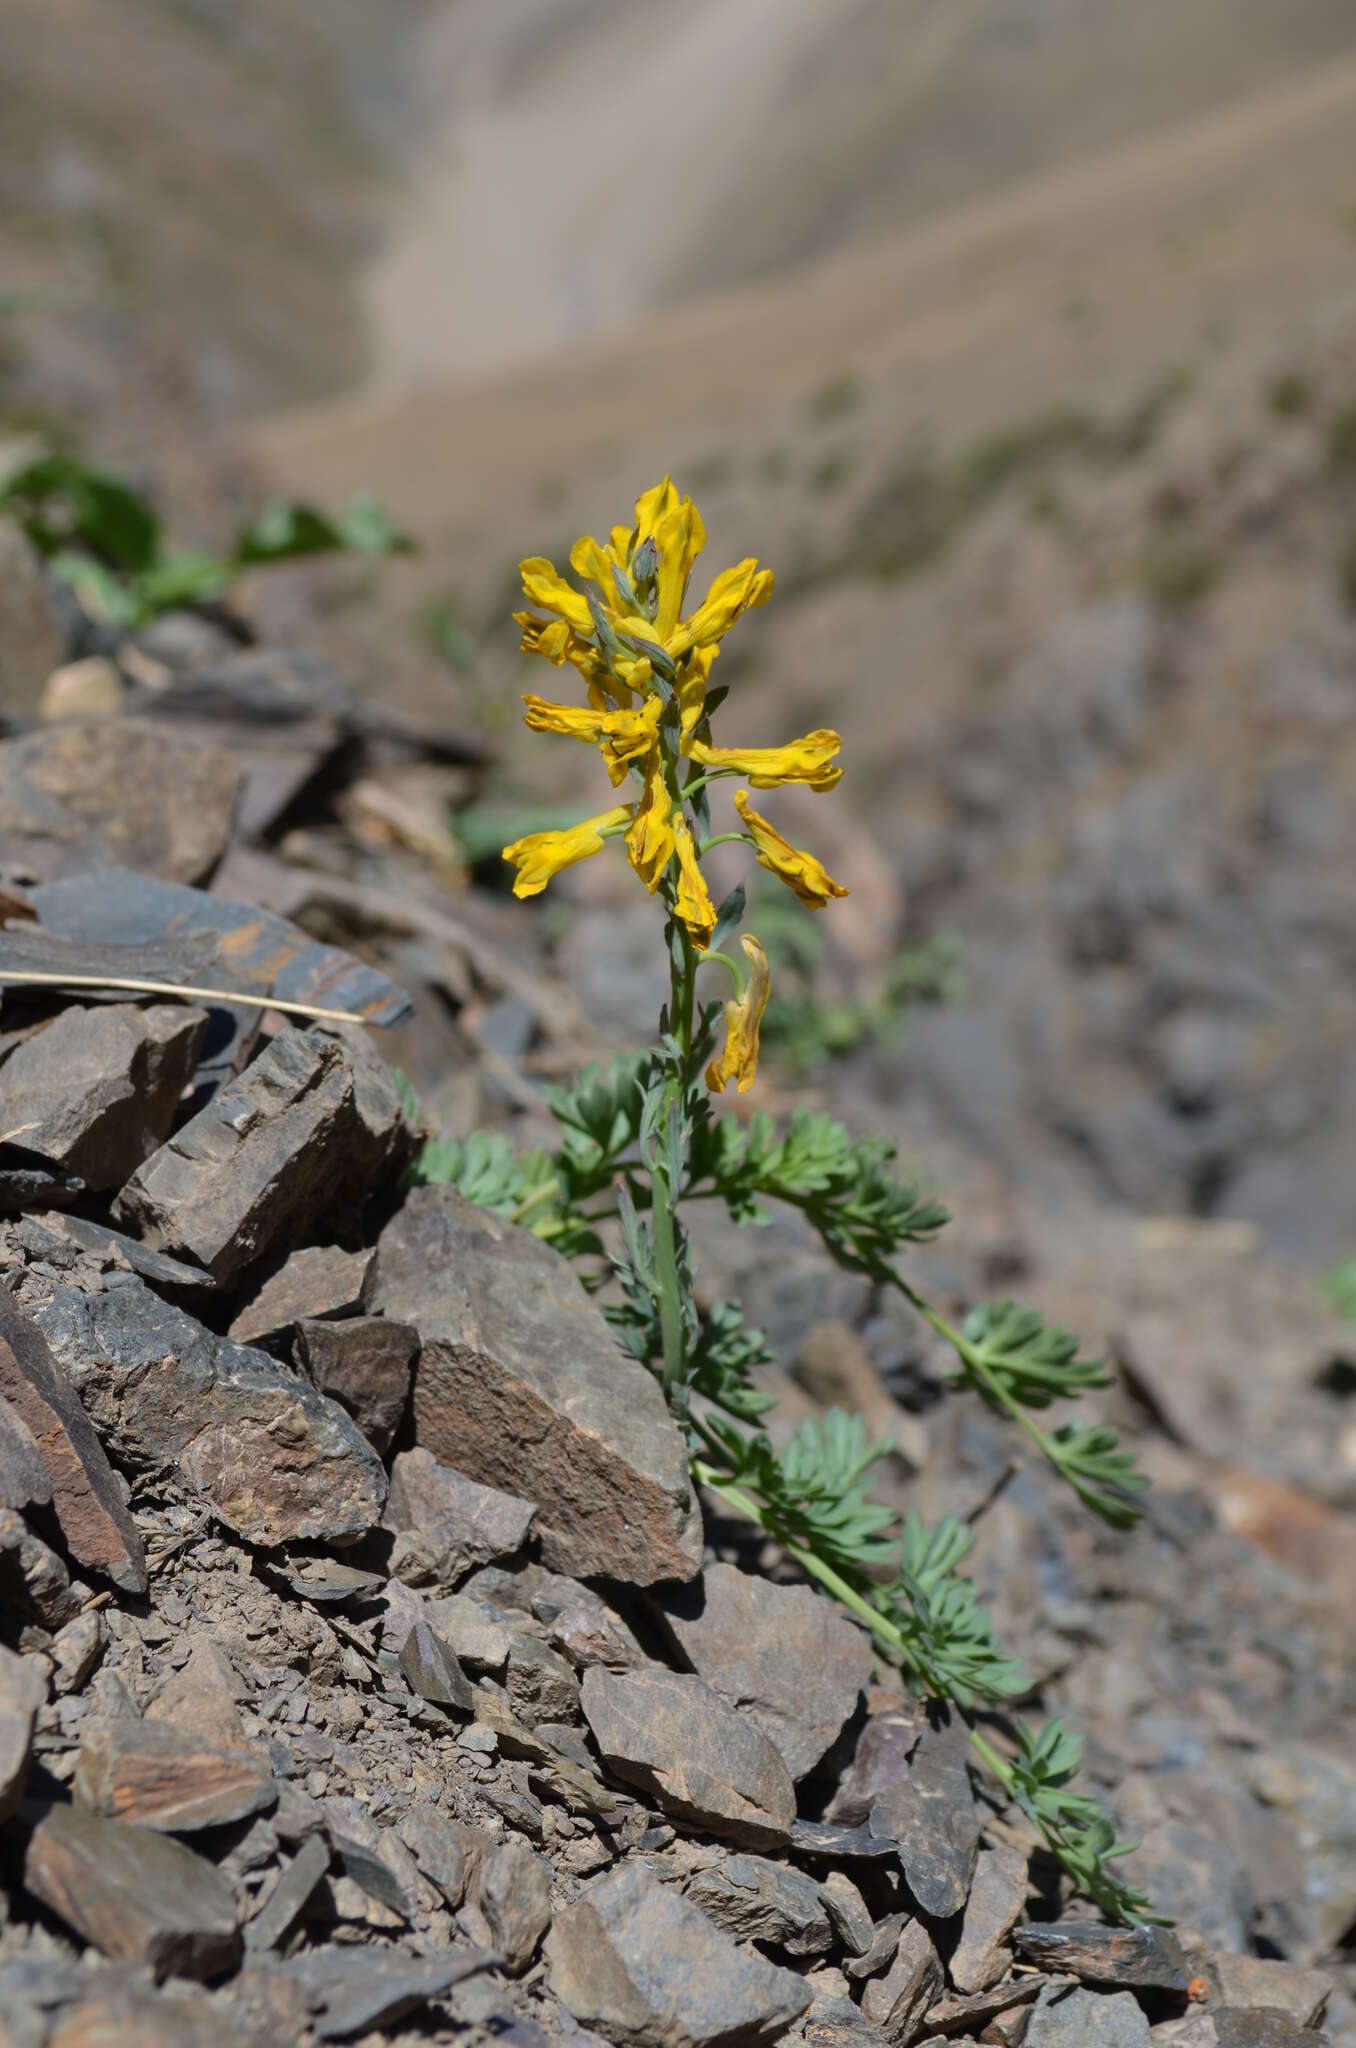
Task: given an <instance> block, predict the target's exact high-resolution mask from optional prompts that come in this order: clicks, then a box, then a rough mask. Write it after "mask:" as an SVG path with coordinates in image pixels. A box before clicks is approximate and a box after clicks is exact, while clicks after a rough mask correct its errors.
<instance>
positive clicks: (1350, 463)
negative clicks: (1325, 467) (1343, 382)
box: [1328, 405, 1356, 476]
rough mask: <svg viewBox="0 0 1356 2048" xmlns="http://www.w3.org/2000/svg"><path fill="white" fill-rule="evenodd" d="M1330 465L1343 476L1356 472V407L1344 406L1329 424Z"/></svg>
mask: <svg viewBox="0 0 1356 2048" xmlns="http://www.w3.org/2000/svg"><path fill="white" fill-rule="evenodd" d="M1328 463H1329V467H1330V468H1332V469H1335V470H1337V471H1339V472H1340V473H1341V474H1343V475H1348V476H1349V475H1351V474H1352V473H1353V472H1354V471H1356V405H1346V406H1343V408H1342V410H1341V412H1339V413H1336V414H1334V416H1333V418H1332V419H1331V420H1330V421H1329V422H1328Z"/></svg>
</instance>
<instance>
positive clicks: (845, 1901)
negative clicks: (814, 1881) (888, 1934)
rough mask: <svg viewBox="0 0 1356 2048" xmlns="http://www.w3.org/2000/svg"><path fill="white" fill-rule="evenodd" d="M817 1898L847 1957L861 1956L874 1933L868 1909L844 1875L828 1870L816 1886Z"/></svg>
mask: <svg viewBox="0 0 1356 2048" xmlns="http://www.w3.org/2000/svg"><path fill="white" fill-rule="evenodd" d="M819 1896H820V1898H821V1899H822V1900H823V1902H824V1908H825V1911H826V1912H827V1913H828V1916H829V1920H830V1922H831V1923H832V1926H833V1931H834V1933H835V1934H836V1935H837V1936H838V1939H839V1941H840V1942H841V1943H842V1945H843V1947H844V1948H845V1949H846V1951H847V1953H848V1955H850V1956H864V1955H865V1954H866V1952H867V1950H868V1949H869V1948H870V1946H871V1938H872V1935H873V1934H874V1932H875V1928H874V1926H873V1925H872V1920H871V1913H870V1909H869V1907H868V1906H867V1903H866V1900H865V1899H864V1898H863V1897H862V1895H861V1893H860V1892H859V1891H858V1889H857V1887H856V1885H855V1884H854V1883H853V1882H852V1879H851V1878H850V1877H849V1876H847V1874H846V1872H844V1871H841V1870H831V1871H830V1872H829V1874H828V1876H827V1877H826V1878H824V1879H823V1880H822V1881H821V1883H820V1886H819Z"/></svg>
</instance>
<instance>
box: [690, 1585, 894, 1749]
mask: <svg viewBox="0 0 1356 2048" xmlns="http://www.w3.org/2000/svg"><path fill="white" fill-rule="evenodd" d="M659 1609H660V1614H661V1618H662V1620H663V1622H664V1625H665V1627H666V1628H667V1629H668V1631H669V1633H670V1635H671V1636H672V1637H673V1639H674V1641H675V1642H676V1643H677V1645H678V1648H679V1649H680V1650H681V1651H682V1653H683V1656H684V1657H685V1658H686V1659H687V1661H688V1663H689V1664H691V1665H692V1667H693V1669H694V1670H695V1671H696V1672H697V1673H698V1674H699V1676H700V1677H702V1678H704V1679H705V1680H706V1683H707V1684H708V1685H709V1686H711V1687H712V1688H713V1689H714V1690H715V1691H716V1692H718V1693H719V1694H720V1695H721V1698H722V1699H725V1700H728V1701H729V1702H730V1704H731V1706H736V1707H739V1708H741V1709H742V1710H743V1711H744V1712H746V1713H747V1714H748V1715H749V1717H750V1719H751V1720H753V1721H756V1722H757V1724H758V1726H759V1727H760V1728H761V1729H762V1730H763V1733H764V1734H765V1735H767V1736H768V1737H769V1739H770V1740H771V1741H772V1742H774V1743H775V1744H776V1746H777V1748H778V1749H779V1750H780V1751H781V1754H782V1756H783V1757H784V1758H785V1760H786V1767H787V1769H788V1770H789V1771H790V1773H791V1776H792V1777H793V1778H797V1779H799V1778H803V1777H804V1776H805V1775H806V1773H807V1772H809V1771H811V1770H813V1768H814V1766H815V1765H816V1764H817V1763H818V1762H819V1760H820V1758H821V1757H822V1756H823V1754H824V1752H825V1751H826V1750H827V1749H828V1748H829V1746H830V1744H831V1743H833V1742H834V1741H835V1740H836V1739H837V1737H838V1735H839V1734H840V1733H841V1731H842V1728H843V1724H844V1723H845V1722H846V1721H847V1719H848V1717H849V1716H850V1715H851V1714H852V1713H854V1712H855V1711H856V1708H857V1703H858V1701H859V1699H860V1697H861V1695H862V1693H863V1692H864V1691H865V1689H866V1687H867V1686H868V1685H869V1684H870V1682H871V1663H872V1654H871V1643H870V1640H869V1639H868V1637H867V1636H865V1635H864V1634H863V1632H862V1631H861V1629H859V1628H856V1627H854V1625H853V1624H852V1622H850V1621H849V1620H848V1619H847V1617H846V1616H845V1615H844V1614H843V1613H842V1612H841V1610H840V1609H838V1608H836V1607H834V1606H833V1605H832V1604H831V1603H830V1602H829V1601H827V1600H824V1599H821V1597H820V1596H819V1594H818V1593H814V1592H812V1591H811V1590H810V1588H809V1587H808V1586H779V1585H776V1584H774V1583H773V1581H772V1580H770V1579H761V1578H755V1577H753V1575H752V1574H751V1573H749V1572H741V1571H737V1570H736V1569H735V1568H734V1566H732V1565H726V1564H715V1565H711V1566H710V1567H709V1568H708V1569H707V1570H706V1571H705V1572H704V1573H703V1574H702V1576H701V1578H700V1579H699V1580H697V1581H695V1582H694V1583H693V1584H692V1585H691V1586H685V1587H683V1588H681V1589H676V1588H675V1589H674V1590H672V1591H671V1592H668V1593H666V1594H665V1595H664V1597H663V1599H662V1601H661V1602H660V1603H659Z"/></svg>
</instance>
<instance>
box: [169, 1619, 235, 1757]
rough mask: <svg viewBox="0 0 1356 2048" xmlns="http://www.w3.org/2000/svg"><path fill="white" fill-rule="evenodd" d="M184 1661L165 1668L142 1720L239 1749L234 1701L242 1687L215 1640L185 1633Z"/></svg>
mask: <svg viewBox="0 0 1356 2048" xmlns="http://www.w3.org/2000/svg"><path fill="white" fill-rule="evenodd" d="M188 1640H189V1642H190V1643H191V1645H192V1647H191V1649H190V1650H189V1654H188V1661H187V1663H186V1664H184V1665H183V1666H182V1667H181V1668H180V1669H179V1670H178V1671H173V1672H171V1673H170V1675H169V1677H168V1678H167V1679H166V1680H165V1683H164V1684H163V1685H162V1686H161V1688H160V1690H159V1692H157V1693H156V1695H155V1697H154V1699H153V1700H152V1701H151V1702H150V1704H149V1706H148V1707H147V1709H146V1719H147V1720H148V1721H159V1722H163V1723H164V1724H165V1725H166V1726H168V1727H171V1728H181V1729H183V1730H185V1731H186V1732H187V1733H188V1734H190V1735H193V1736H195V1737H196V1739H197V1740H198V1741H199V1742H200V1743H203V1744H206V1745H208V1746H210V1747H212V1748H215V1749H242V1748H243V1747H244V1745H245V1724H244V1722H243V1721H242V1720H241V1718H240V1708H239V1706H238V1705H237V1704H236V1702H237V1701H238V1700H241V1699H243V1698H244V1697H245V1691H246V1688H245V1686H244V1685H243V1684H242V1682H241V1680H240V1678H239V1677H238V1676H237V1674H236V1670H235V1667H234V1665H233V1664H232V1663H231V1661H230V1659H229V1658H228V1657H227V1655H226V1652H225V1651H224V1650H223V1649H222V1648H221V1646H220V1644H219V1643H216V1642H214V1641H213V1640H212V1638H211V1636H209V1635H205V1634H204V1635H197V1636H190V1637H189V1639H188Z"/></svg>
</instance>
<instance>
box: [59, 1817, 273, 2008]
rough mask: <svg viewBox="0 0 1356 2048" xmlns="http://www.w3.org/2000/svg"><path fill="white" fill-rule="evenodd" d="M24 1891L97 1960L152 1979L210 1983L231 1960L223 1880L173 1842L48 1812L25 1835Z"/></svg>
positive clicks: (231, 1898)
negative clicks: (129, 1966) (129, 1965)
mask: <svg viewBox="0 0 1356 2048" xmlns="http://www.w3.org/2000/svg"><path fill="white" fill-rule="evenodd" d="M24 1885H25V1887H26V1889H27V1890H28V1891H30V1892H31V1893H32V1895H33V1897H34V1898H35V1899H39V1900H41V1902H42V1904H43V1905H44V1906H46V1907H47V1908H48V1910H49V1911H50V1912H53V1913H55V1914H56V1915H57V1918H58V1919H60V1920H64V1921H65V1922H66V1925H67V1926H68V1927H72V1928H74V1930H75V1932H76V1933H77V1934H78V1935H80V1936H81V1937H82V1939H83V1940H85V1941H88V1942H90V1943H91V1944H92V1945H93V1946H94V1947H95V1948H97V1949H99V1950H100V1952H101V1953H102V1954H104V1955H106V1956H124V1957H126V1958H127V1959H128V1960H129V1961H131V1962H136V1963H145V1964H147V1965H148V1966H149V1968H150V1969H151V1970H152V1971H153V1972H154V1974H155V1975H156V1976H157V1977H164V1976H169V1975H173V1976H176V1977H204V1978H207V1977H215V1976H219V1975H220V1974H221V1973H222V1972H223V1971H226V1970H229V1969H232V1968H233V1967H234V1965H235V1963H236V1962H237V1961H238V1959H239V1955H240V1932H239V1929H238V1927H237V1925H236V1910H235V1894H234V1892H233V1891H232V1889H231V1886H230V1884H229V1883H228V1882H227V1880H226V1879H225V1878H224V1877H223V1876H221V1875H220V1873H219V1872H218V1871H216V1870H214V1869H213V1867H212V1865H211V1864H210V1863H206V1862H204V1860H203V1858H202V1857H201V1856H195V1855H194V1853H193V1851H192V1850H191V1849H187V1848H185V1847H184V1845H183V1843H182V1842H176V1841H175V1840H174V1839H173V1837H172V1836H169V1835H157V1834H154V1833H153V1832H152V1831H151V1830H150V1829H149V1828H137V1827H129V1826H128V1825H126V1823H124V1822H122V1821H116V1820H101V1819H100V1818H99V1817H98V1816H97V1815H95V1814H92V1813H86V1812H84V1811H83V1809H82V1808H80V1807H78V1806H52V1807H49V1808H48V1810H47V1812H46V1813H45V1814H44V1815H43V1817H42V1819H41V1820H40V1821H39V1822H38V1824H37V1826H36V1827H35V1829H34V1830H33V1834H32V1837H31V1839H30V1841H29V1844H28V1852H27V1855H26V1856H25V1858H24Z"/></svg>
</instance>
